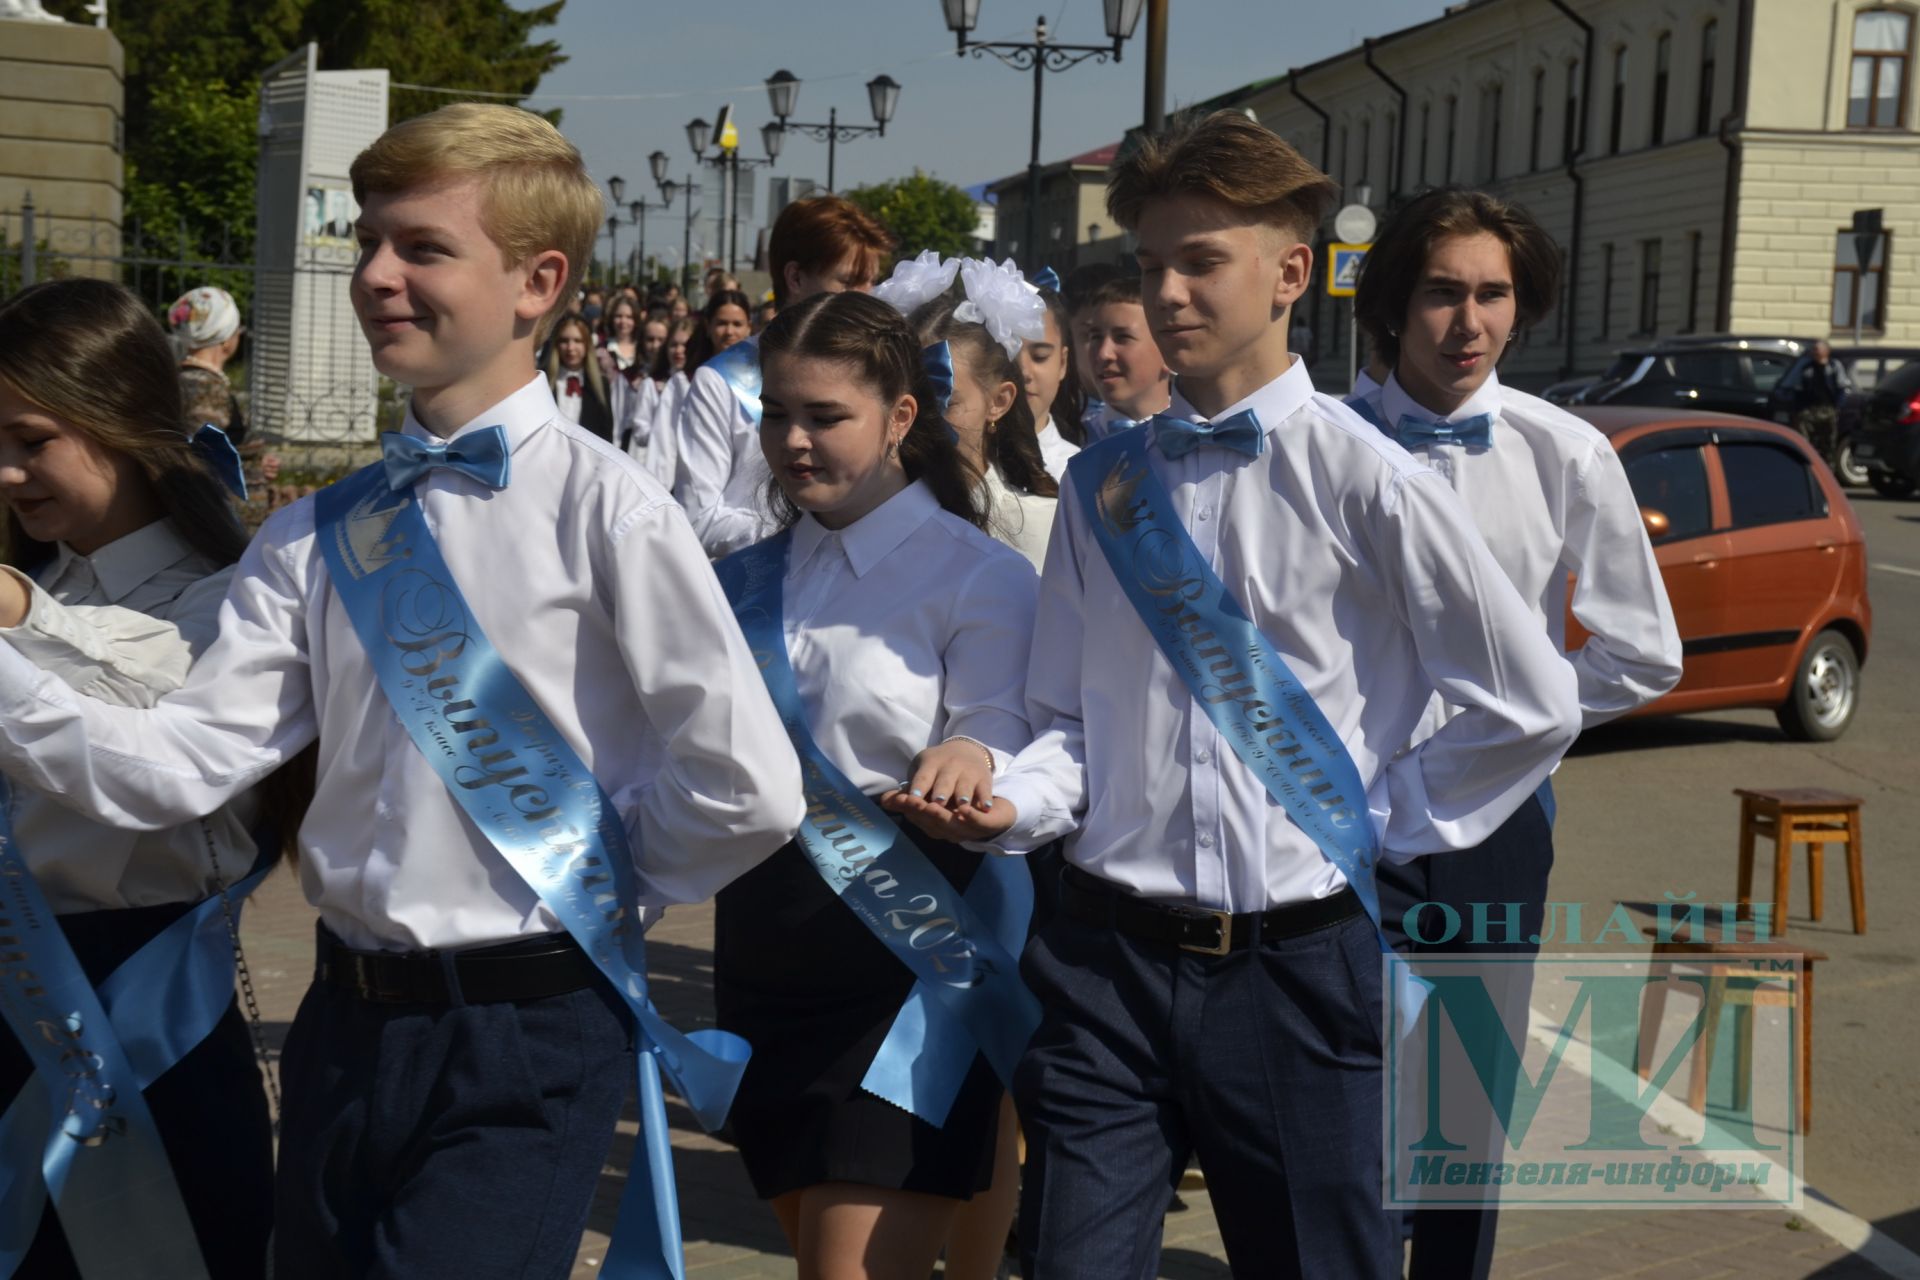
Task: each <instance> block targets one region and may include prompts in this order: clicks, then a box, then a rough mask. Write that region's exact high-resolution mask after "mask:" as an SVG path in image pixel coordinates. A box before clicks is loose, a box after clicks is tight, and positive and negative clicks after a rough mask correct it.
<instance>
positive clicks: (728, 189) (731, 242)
mask: <svg viewBox="0 0 1920 1280" xmlns="http://www.w3.org/2000/svg"><path fill="white" fill-rule="evenodd" d="M712 133H713V130H712V126H711V125H709V124H708V123H707V122H706V121H705V120H693V121H690V122H689V123H688V124H687V142H688V143H689V144H690V145H691V146H692V147H693V158H694V159H695V160H698V161H700V162H702V163H705V164H710V165H712V166H713V167H714V169H715V170H716V171H717V172H718V173H719V174H720V175H721V177H722V179H723V181H722V184H721V196H722V198H723V199H724V200H725V201H726V202H727V206H728V209H727V234H726V250H727V271H728V272H729V273H730V274H731V273H732V272H735V271H737V270H738V269H739V267H738V262H739V257H740V166H741V165H745V166H747V168H749V169H757V168H759V167H760V166H761V165H763V164H764V165H772V164H774V163H775V162H777V161H778V160H779V159H780V146H781V144H782V143H783V142H785V141H786V130H785V129H784V128H782V127H781V126H780V125H778V124H766V125H762V126H761V128H760V144H761V145H762V146H763V147H765V148H766V151H767V156H766V159H764V160H755V159H752V158H751V157H743V156H742V155H741V154H740V148H739V147H722V148H721V151H720V154H719V155H716V156H714V157H713V158H712V159H708V158H707V156H706V155H705V154H704V153H705V152H706V149H707V144H708V142H709V141H711V140H712Z"/></svg>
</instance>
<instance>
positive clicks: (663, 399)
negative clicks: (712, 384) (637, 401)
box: [646, 369, 687, 493]
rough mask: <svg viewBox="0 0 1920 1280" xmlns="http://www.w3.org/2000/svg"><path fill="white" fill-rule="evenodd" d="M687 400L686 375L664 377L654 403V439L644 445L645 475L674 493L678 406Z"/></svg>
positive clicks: (678, 438)
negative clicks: (645, 446)
mask: <svg viewBox="0 0 1920 1280" xmlns="http://www.w3.org/2000/svg"><path fill="white" fill-rule="evenodd" d="M686 398H687V375H686V374H684V373H682V372H680V371H679V370H678V369H676V370H674V371H673V372H672V373H671V374H668V375H667V380H666V382H665V383H663V384H661V386H660V389H659V393H658V395H657V396H656V398H655V399H654V402H653V435H652V437H651V439H649V440H648V442H647V463H646V471H647V474H648V475H650V476H652V477H653V478H654V479H655V480H658V481H659V482H660V487H661V488H662V489H665V490H667V491H668V492H669V493H671V492H673V490H674V488H675V486H676V485H677V483H678V480H677V478H676V473H677V472H678V470H679V468H680V406H681V404H682V403H683V402H684V401H685V400H686Z"/></svg>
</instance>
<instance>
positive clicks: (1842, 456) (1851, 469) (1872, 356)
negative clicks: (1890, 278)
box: [1768, 344, 1920, 487]
mask: <svg viewBox="0 0 1920 1280" xmlns="http://www.w3.org/2000/svg"><path fill="white" fill-rule="evenodd" d="M1832 350H1833V359H1834V363H1836V364H1838V365H1839V366H1840V378H1841V382H1842V384H1843V385H1845V387H1846V389H1847V393H1846V396H1845V398H1844V399H1842V400H1841V401H1840V407H1839V413H1838V414H1837V415H1836V418H1835V421H1834V439H1833V453H1832V455H1831V456H1830V457H1829V458H1828V459H1827V465H1828V466H1830V467H1832V468H1833V474H1834V475H1836V476H1838V477H1839V478H1840V483H1841V484H1847V485H1854V486H1856V487H1859V486H1862V485H1866V484H1868V483H1870V482H1871V477H1870V476H1869V474H1868V469H1867V466H1866V464H1864V463H1862V462H1860V461H1858V460H1857V459H1856V458H1855V457H1854V456H1853V444H1854V437H1855V436H1857V435H1858V434H1859V433H1860V417H1861V414H1862V412H1863V411H1864V410H1865V407H1866V402H1867V397H1868V396H1870V395H1872V394H1873V391H1874V389H1875V388H1876V387H1878V386H1879V385H1880V383H1881V382H1882V381H1884V380H1885V379H1886V378H1887V377H1888V376H1889V375H1890V374H1893V373H1896V372H1898V371H1899V370H1901V369H1903V368H1905V367H1906V366H1907V365H1909V364H1911V363H1913V362H1914V361H1915V360H1920V347H1856V346H1840V345H1837V344H1834V345H1833V346H1832ZM1812 363H1813V355H1812V353H1811V352H1809V353H1808V354H1807V355H1804V356H1801V357H1800V358H1799V359H1798V360H1795V361H1794V362H1793V364H1792V366H1791V367H1790V368H1788V370H1787V371H1786V373H1785V374H1783V375H1782V376H1781V378H1780V381H1779V382H1777V383H1775V384H1774V387H1773V394H1772V396H1771V397H1770V398H1771V401H1772V405H1771V410H1772V411H1771V412H1770V413H1769V414H1768V416H1769V417H1771V418H1772V419H1773V420H1774V421H1775V422H1783V423H1788V424H1791V423H1792V422H1793V414H1794V408H1795V405H1796V404H1797V402H1798V400H1799V396H1800V382H1801V380H1802V379H1803V378H1804V377H1805V376H1806V371H1807V366H1809V365H1811V364H1812Z"/></svg>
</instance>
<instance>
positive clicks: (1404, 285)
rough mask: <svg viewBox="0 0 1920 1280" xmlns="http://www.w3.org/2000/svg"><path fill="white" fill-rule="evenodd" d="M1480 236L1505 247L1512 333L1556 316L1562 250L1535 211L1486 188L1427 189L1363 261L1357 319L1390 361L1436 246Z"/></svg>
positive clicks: (1375, 241) (1382, 232)
mask: <svg viewBox="0 0 1920 1280" xmlns="http://www.w3.org/2000/svg"><path fill="white" fill-rule="evenodd" d="M1478 235H1489V236H1492V237H1493V238H1494V239H1496V240H1498V241H1499V242H1500V243H1501V244H1503V245H1505V246H1506V247H1507V262H1508V265H1509V266H1510V267H1511V268H1512V271H1513V301H1514V313H1515V321H1516V324H1515V331H1516V332H1520V331H1523V330H1525V329H1528V328H1531V327H1532V326H1533V325H1536V324H1538V323H1540V321H1541V320H1543V319H1545V318H1546V317H1547V316H1549V315H1551V314H1553V307H1554V303H1555V301H1556V300H1557V299H1558V298H1559V296H1560V247H1559V246H1558V245H1556V244H1555V243H1554V242H1553V237H1552V236H1550V235H1548V234H1547V233H1546V230H1545V229H1544V228H1543V227H1541V225H1540V224H1539V223H1538V222H1535V221H1534V220H1533V215H1532V214H1530V213H1528V212H1527V211H1526V210H1525V209H1523V208H1521V207H1520V206H1519V205H1517V204H1509V203H1508V202H1507V201H1505V200H1502V199H1501V198H1500V197H1498V196H1493V195H1488V194H1487V193H1486V192H1484V191H1473V190H1469V189H1466V188H1462V187H1447V188H1443V189H1441V190H1439V191H1428V192H1426V193H1424V194H1422V195H1418V196H1415V197H1414V198H1413V199H1412V200H1410V201H1409V202H1407V204H1405V205H1404V206H1402V207H1401V208H1400V209H1399V210H1398V211H1397V212H1395V213H1394V214H1393V215H1392V216H1391V217H1389V218H1388V219H1387V221H1386V224H1385V225H1384V226H1382V227H1381V228H1380V230H1379V231H1378V232H1377V233H1376V234H1375V235H1374V238H1373V248H1372V249H1370V250H1368V251H1367V257H1366V261H1364V262H1363V263H1361V265H1360V279H1359V283H1358V285H1357V287H1356V290H1355V293H1354V298H1353V314H1354V318H1355V319H1356V320H1358V321H1359V322H1360V327H1361V328H1362V329H1364V330H1365V331H1366V334H1367V338H1368V340H1369V341H1371V342H1372V343H1373V346H1374V350H1376V351H1378V352H1379V353H1380V355H1381V357H1382V358H1383V359H1385V360H1386V362H1387V364H1388V365H1389V366H1392V365H1393V364H1395V363H1396V362H1398V361H1399V359H1400V327H1401V326H1402V325H1404V324H1405V323H1406V322H1407V308H1408V307H1409V306H1410V305H1411V304H1412V302H1413V291H1414V289H1415V288H1417V287H1418V286H1419V283H1420V278H1421V276H1422V275H1424V274H1425V272H1426V269H1427V259H1428V257H1430V256H1431V255H1432V253H1433V250H1434V246H1436V245H1438V244H1439V243H1440V242H1441V241H1442V240H1451V239H1454V238H1455V237H1457V236H1478ZM1502 354H1503V355H1504V354H1505V353H1504V352H1502Z"/></svg>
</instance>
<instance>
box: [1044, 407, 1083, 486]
mask: <svg viewBox="0 0 1920 1280" xmlns="http://www.w3.org/2000/svg"><path fill="white" fill-rule="evenodd" d="M1034 434H1035V435H1037V436H1038V437H1039V438H1040V460H1041V461H1042V462H1044V463H1046V464H1047V474H1048V475H1050V476H1052V477H1053V478H1054V479H1055V480H1058V481H1060V482H1061V483H1063V484H1064V483H1065V482H1066V479H1067V464H1068V463H1069V462H1071V461H1073V455H1074V454H1076V453H1078V452H1080V446H1079V445H1077V444H1075V443H1073V442H1072V441H1071V440H1069V439H1067V438H1066V437H1065V436H1063V435H1061V434H1060V424H1059V423H1057V422H1055V421H1054V420H1053V415H1052V414H1048V415H1047V420H1046V421H1045V422H1044V423H1042V424H1041V425H1040V430H1038V431H1037V432H1035V433H1034Z"/></svg>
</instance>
